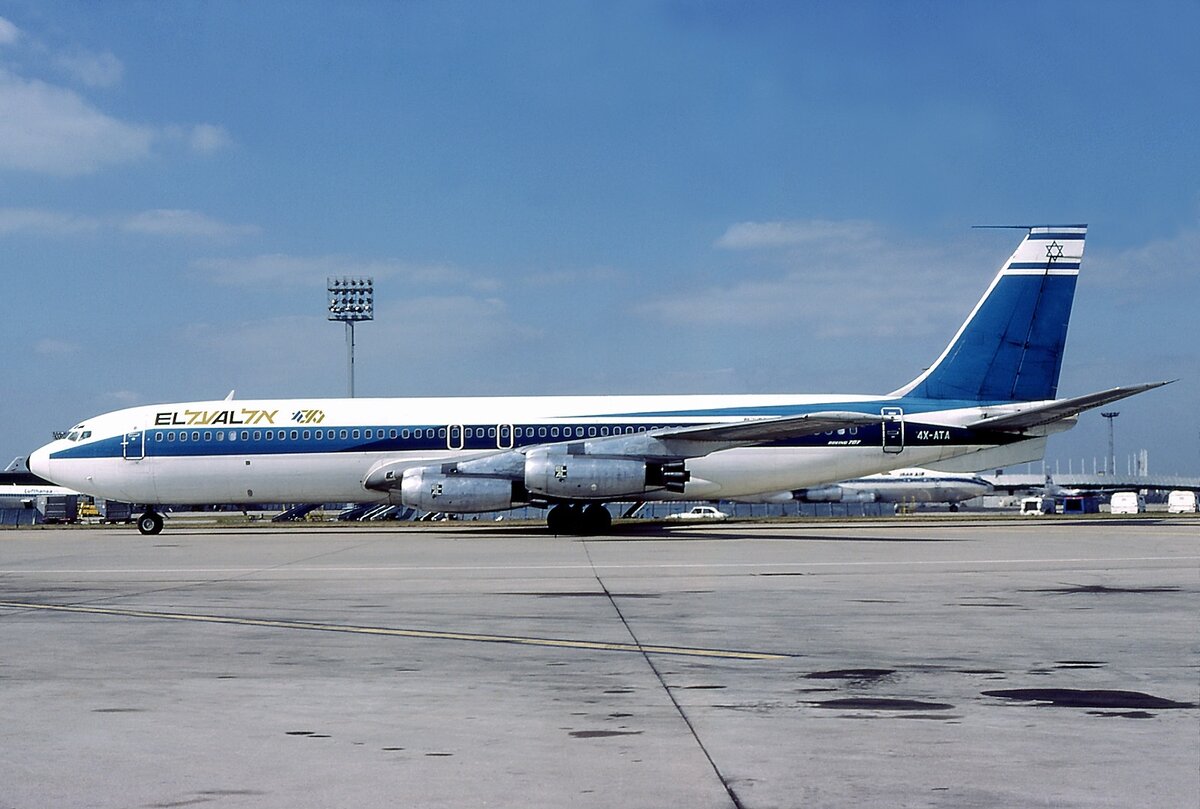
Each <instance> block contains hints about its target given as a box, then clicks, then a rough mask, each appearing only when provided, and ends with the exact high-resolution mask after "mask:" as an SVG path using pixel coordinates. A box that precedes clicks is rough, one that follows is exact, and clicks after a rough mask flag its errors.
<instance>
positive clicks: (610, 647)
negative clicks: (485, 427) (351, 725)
mask: <svg viewBox="0 0 1200 809" xmlns="http://www.w3.org/2000/svg"><path fill="white" fill-rule="evenodd" d="M0 607H8V608H11V609H21V610H43V611H47V612H71V613H82V614H86V615H109V616H117V617H122V618H152V619H157V620H165V621H196V622H199V623H209V624H232V625H234V626H259V627H267V628H270V629H308V630H317V631H321V632H346V633H351V634H356V635H385V636H390V637H400V638H424V639H427V640H457V641H469V642H473V643H508V644H516V645H518V646H550V647H554V648H560V649H587V650H591V651H600V652H637V653H638V654H641V653H643V652H644V653H646V654H663V655H678V656H684V657H709V658H720V659H723V660H786V659H788V658H789V657H791V655H784V654H773V653H769V652H739V651H730V650H726V649H692V648H688V647H686V646H638V645H637V644H633V643H601V642H598V641H586V640H566V639H560V638H526V637H520V636H516V635H480V634H475V633H471V632H436V631H432V630H426V629H392V628H388V627H378V626H349V625H345V624H316V623H308V622H304V621H270V620H266V619H262V618H232V617H227V616H222V615H202V614H197V613H187V612H152V611H148V610H130V609H121V608H117V607H83V606H73V605H66V604H36V603H31V602H24V601H0Z"/></svg>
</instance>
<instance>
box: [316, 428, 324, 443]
mask: <svg viewBox="0 0 1200 809" xmlns="http://www.w3.org/2000/svg"><path fill="white" fill-rule="evenodd" d="M324 437H325V431H324V430H317V440H318V441H320V440H321V439H323V438H324Z"/></svg>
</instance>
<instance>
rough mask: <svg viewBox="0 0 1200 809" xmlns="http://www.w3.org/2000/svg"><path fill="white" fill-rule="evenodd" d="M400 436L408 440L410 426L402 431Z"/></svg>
mask: <svg viewBox="0 0 1200 809" xmlns="http://www.w3.org/2000/svg"><path fill="white" fill-rule="evenodd" d="M400 437H401V438H403V439H405V440H408V428H407V427H406V428H404V429H403V430H401V431H400Z"/></svg>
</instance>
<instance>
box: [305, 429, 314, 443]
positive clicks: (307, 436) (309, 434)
mask: <svg viewBox="0 0 1200 809" xmlns="http://www.w3.org/2000/svg"><path fill="white" fill-rule="evenodd" d="M310 438H312V433H311V432H310V431H308V430H305V431H304V440H305V441H307V440H309V439H310Z"/></svg>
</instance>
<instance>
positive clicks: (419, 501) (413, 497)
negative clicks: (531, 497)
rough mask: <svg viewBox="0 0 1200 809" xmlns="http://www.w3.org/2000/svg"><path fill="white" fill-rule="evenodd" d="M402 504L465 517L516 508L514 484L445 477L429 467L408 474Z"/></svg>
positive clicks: (402, 493)
mask: <svg viewBox="0 0 1200 809" xmlns="http://www.w3.org/2000/svg"><path fill="white" fill-rule="evenodd" d="M400 501H401V502H402V503H404V505H406V506H409V507H410V508H416V509H420V510H421V511H448V512H453V513H457V514H465V513H471V512H479V511H503V510H505V509H509V508H513V506H514V505H516V503H515V502H514V501H515V498H514V497H513V481H511V480H507V479H505V478H486V477H477V476H472V475H443V474H441V473H440V472H437V471H435V470H434V469H430V468H428V467H418V468H416V469H409V470H407V471H405V473H404V477H403V478H401V479H400Z"/></svg>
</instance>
